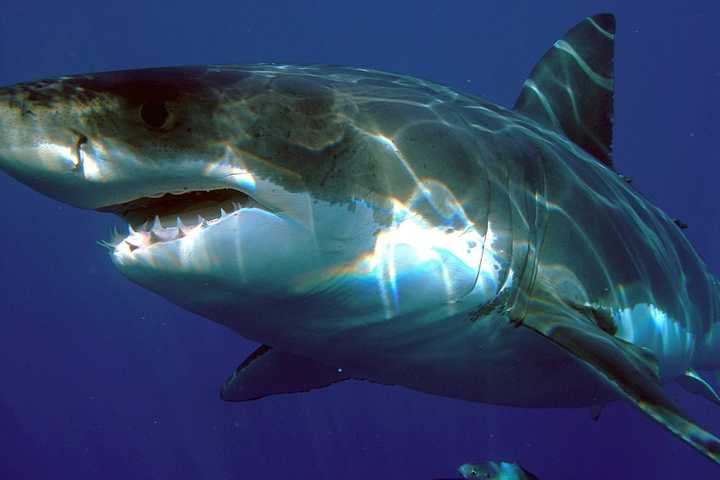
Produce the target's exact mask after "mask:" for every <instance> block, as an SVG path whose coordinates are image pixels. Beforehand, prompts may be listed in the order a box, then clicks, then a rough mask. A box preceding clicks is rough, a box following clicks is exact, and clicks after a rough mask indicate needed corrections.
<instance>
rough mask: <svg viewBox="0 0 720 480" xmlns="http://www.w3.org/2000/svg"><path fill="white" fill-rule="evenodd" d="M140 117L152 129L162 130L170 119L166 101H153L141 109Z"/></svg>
mask: <svg viewBox="0 0 720 480" xmlns="http://www.w3.org/2000/svg"><path fill="white" fill-rule="evenodd" d="M140 117H141V118H142V119H143V121H144V122H145V123H146V124H147V125H148V126H150V127H152V128H162V127H163V126H165V123H167V120H168V118H169V117H170V112H168V109H167V107H165V102H164V101H159V102H158V101H151V102H147V103H144V104H143V106H142V107H140Z"/></svg>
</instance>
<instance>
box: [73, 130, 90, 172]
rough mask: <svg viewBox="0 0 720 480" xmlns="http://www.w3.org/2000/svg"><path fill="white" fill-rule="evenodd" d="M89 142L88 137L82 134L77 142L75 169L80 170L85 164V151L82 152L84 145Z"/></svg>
mask: <svg viewBox="0 0 720 480" xmlns="http://www.w3.org/2000/svg"><path fill="white" fill-rule="evenodd" d="M87 142H88V138H87V137H86V136H85V135H83V134H80V136H79V137H78V141H77V143H76V144H75V159H76V160H75V167H74V170H76V171H78V170H81V169H82V166H83V153H82V146H83V145H85V144H86V143H87Z"/></svg>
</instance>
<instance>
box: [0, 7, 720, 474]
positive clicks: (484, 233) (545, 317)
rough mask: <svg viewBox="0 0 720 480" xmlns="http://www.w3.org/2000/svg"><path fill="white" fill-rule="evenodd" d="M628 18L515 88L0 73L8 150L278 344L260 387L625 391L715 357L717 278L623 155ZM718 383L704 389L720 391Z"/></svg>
mask: <svg viewBox="0 0 720 480" xmlns="http://www.w3.org/2000/svg"><path fill="white" fill-rule="evenodd" d="M614 32H615V23H614V18H613V17H612V16H611V15H607V14H606V15H598V16H595V17H590V18H587V19H585V20H584V21H583V22H581V23H580V24H578V25H577V26H576V27H575V28H573V29H572V30H571V31H570V32H568V34H567V35H566V36H565V37H564V38H563V39H562V40H560V41H558V42H556V44H555V45H554V46H553V47H552V48H551V49H550V50H549V51H548V53H547V54H546V55H545V57H544V58H543V59H542V60H541V62H540V63H539V64H538V66H537V67H536V68H535V70H533V72H532V73H531V75H530V78H529V79H528V80H527V81H526V82H525V85H524V87H523V89H522V92H521V95H520V97H519V99H518V102H517V103H516V105H515V106H514V108H512V109H508V108H504V107H502V106H499V105H496V104H494V103H492V102H490V101H486V100H483V99H481V98H478V97H476V96H473V95H468V94H464V93H461V92H457V91H454V90H452V89H450V88H447V87H444V86H441V85H438V84H435V83H432V82H428V81H424V80H419V79H416V78H412V77H408V76H403V75H396V74H391V73H384V72H379V71H374V70H368V69H362V68H352V67H341V66H323V65H308V66H298V65H277V64H256V65H219V66H214V65H211V66H192V67H175V68H154V69H142V70H128V71H119V72H104V73H97V74H88V75H78V76H69V77H61V78H58V79H54V80H44V81H38V82H31V83H23V84H18V85H14V86H8V87H3V88H0V170H3V171H4V172H6V173H7V174H9V175H11V176H13V177H15V178H16V179H17V180H19V181H21V182H23V183H25V184H27V185H28V186H30V187H32V188H34V189H36V190H37V191H39V192H41V193H43V194H45V195H47V196H50V197H52V198H55V199H57V200H59V201H62V202H65V203H68V204H71V205H74V206H76V207H79V208H85V209H94V210H99V211H103V212H109V213H114V214H116V215H119V216H120V217H122V218H124V219H125V220H126V221H127V223H128V226H129V228H128V233H127V234H125V235H120V234H118V235H116V237H115V238H113V239H111V240H109V241H106V242H103V243H104V245H105V246H107V248H108V249H109V253H110V258H111V260H112V262H113V263H114V264H115V265H116V267H117V268H118V269H119V270H120V272H122V274H123V275H125V276H126V277H127V278H128V279H130V280H131V281H133V282H135V283H137V284H139V285H141V286H143V287H144V288H147V289H148V290H151V291H153V292H155V293H157V294H159V295H161V296H163V297H165V298H166V299H168V300H169V301H171V302H173V303H175V304H177V305H179V306H181V307H183V308H186V309H187V310H189V311H192V312H194V313H196V314H198V315H201V316H203V317H205V318H207V319H209V320H212V321H214V322H218V323H220V324H222V325H225V326H227V327H228V328H229V329H231V330H233V331H235V332H237V333H238V334H240V335H242V336H244V337H246V338H248V339H252V340H254V341H257V342H259V343H261V344H262V345H263V346H262V347H260V348H259V349H258V350H257V351H256V352H255V353H254V354H253V355H251V356H250V357H249V358H248V359H246V360H245V361H244V362H242V364H241V365H240V367H238V368H237V369H236V371H235V372H234V373H233V375H232V376H231V377H230V378H229V379H228V381H227V382H226V383H225V385H223V387H222V389H221V396H222V398H224V399H226V400H229V401H245V400H252V399H258V398H262V397H264V396H267V395H271V394H278V393H289V392H301V391H307V390H310V389H312V388H321V387H325V386H328V385H331V384H332V383H335V382H338V381H342V380H344V379H347V378H356V379H364V380H368V381H372V382H377V383H382V384H392V385H403V386H406V387H409V388H412V389H415V390H419V391H422V392H427V393H432V394H437V395H443V396H448V397H453V398H459V399H464V400H469V401H473V402H480V403H491V404H498V405H514V406H525V407H583V406H588V407H590V406H592V407H598V406H599V405H603V404H605V403H607V402H610V401H613V400H616V399H619V398H625V399H627V400H629V401H631V402H632V403H634V404H635V405H636V406H637V407H638V408H639V409H640V410H641V411H644V412H645V413H647V414H648V415H649V416H650V417H651V418H653V419H654V420H656V421H658V422H659V423H660V424H661V425H663V426H665V427H666V428H667V429H669V430H670V431H671V432H673V433H674V434H675V435H677V436H678V437H680V438H681V439H683V440H684V441H686V442H687V443H688V444H690V445H692V446H693V447H695V448H696V449H698V450H699V451H700V452H701V453H702V454H704V455H705V456H706V457H708V458H710V459H711V460H713V461H715V462H718V461H720V441H718V439H717V438H716V437H715V436H714V435H712V434H711V433H709V432H707V431H705V430H703V429H702V428H701V427H700V426H698V425H696V424H695V423H694V422H693V421H692V420H691V419H690V418H688V417H687V416H686V415H685V414H684V413H683V412H682V411H681V410H680V409H679V408H678V407H677V406H675V405H674V404H673V402H672V401H670V400H669V399H668V398H667V397H666V395H665V394H664V393H663V391H662V386H663V385H664V384H667V383H671V382H674V381H676V380H679V379H682V378H685V379H686V380H685V381H684V382H685V383H686V384H689V385H691V386H692V387H691V388H692V389H695V390H697V391H702V392H703V393H702V394H703V395H704V396H706V397H707V398H717V394H715V393H714V392H713V391H712V387H710V385H709V384H708V383H707V382H705V381H703V380H702V379H698V378H695V376H693V377H692V378H691V379H690V380H687V376H686V374H687V372H692V373H693V375H696V374H695V373H694V372H695V371H696V369H697V370H702V369H713V370H717V369H719V368H720V326H719V325H720V316H719V315H718V309H719V305H720V303H719V301H720V296H718V283H717V280H716V279H715V277H714V276H713V275H712V274H711V273H710V272H709V271H708V268H707V267H706V265H705V264H704V263H703V261H702V260H701V259H700V258H699V256H698V255H697V253H696V252H695V250H694V249H693V247H692V246H691V245H690V243H689V242H688V241H687V239H686V238H685V236H684V235H683V234H682V232H681V230H680V228H679V227H678V226H677V225H676V224H675V223H674V221H673V220H672V219H671V218H669V217H668V216H667V215H665V214H664V213H663V212H662V211H660V210H659V209H658V208H657V207H655V206H654V205H652V204H651V203H650V202H648V201H647V200H646V199H645V198H643V196H642V195H641V194H640V193H639V192H637V191H636V190H634V189H633V187H632V186H631V185H630V184H629V183H628V182H627V181H626V179H625V177H623V176H621V175H619V174H618V173H617V172H616V171H615V170H613V158H612V152H611V141H612V111H613V110H612V97H613V95H612V93H613V83H614V81H613V77H614V73H613V49H614ZM708 389H710V391H708Z"/></svg>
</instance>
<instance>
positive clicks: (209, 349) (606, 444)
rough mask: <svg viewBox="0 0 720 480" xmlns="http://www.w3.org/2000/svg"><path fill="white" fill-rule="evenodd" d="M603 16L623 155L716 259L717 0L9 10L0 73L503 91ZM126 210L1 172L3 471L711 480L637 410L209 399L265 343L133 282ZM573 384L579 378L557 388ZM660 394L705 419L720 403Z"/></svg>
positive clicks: (335, 395) (380, 396)
mask: <svg viewBox="0 0 720 480" xmlns="http://www.w3.org/2000/svg"><path fill="white" fill-rule="evenodd" d="M600 11H614V12H615V13H616V14H617V15H618V17H619V27H618V34H617V64H616V67H617V84H616V86H617V103H616V136H615V138H616V141H615V152H616V157H615V158H616V163H617V165H618V168H619V170H620V171H621V172H622V173H625V174H627V175H630V176H632V177H633V178H634V179H635V184H636V185H637V186H638V188H639V189H640V190H641V191H643V192H644V193H645V194H646V195H647V196H648V197H650V198H651V199H653V200H654V201H655V202H656V203H658V204H659V205H661V206H662V207H663V208H664V209H665V210H666V211H667V212H668V213H669V214H670V215H672V216H677V217H680V218H682V219H683V220H685V221H686V222H687V223H688V224H690V229H689V230H687V234H688V236H689V237H690V238H691V239H692V240H693V242H694V243H695V245H696V247H697V249H698V250H699V252H700V253H701V255H702V256H703V257H704V258H705V259H706V260H707V261H708V262H709V264H710V265H711V267H712V268H713V270H714V271H716V272H720V251H718V248H717V236H718V233H719V231H720V214H718V208H717V199H718V193H717V188H716V185H717V181H718V171H719V167H718V160H720V158H719V155H718V141H717V140H718V136H719V132H718V126H719V125H720V122H718V120H719V118H718V117H719V114H718V107H720V96H719V94H720V60H719V59H720V55H718V47H719V46H720V33H718V26H717V19H718V13H720V7H719V6H718V2H717V1H716V0H702V1H694V2H676V1H672V2H669V1H668V2H664V3H660V4H658V3H657V2H639V1H638V2H629V1H626V2H621V1H619V0H618V1H599V0H597V1H595V0H593V1H583V2H578V1H577V0H572V1H570V0H567V1H553V2H540V1H537V0H523V1H519V0H513V1H504V0H503V1H501V0H494V1H472V2H471V1H444V2H443V1H437V2H420V1H410V0H408V1H396V2H393V1H390V0H385V1H376V0H364V1H362V2H352V3H351V2H343V1H340V0H332V1H326V0H323V1H320V0H316V1H297V0H296V1H288V2H283V1H259V0H255V1H246V0H245V1H226V2H217V1H212V0H200V1H192V2H188V1H183V2H165V3H160V2H155V3H147V4H146V2H143V1H137V0H133V1H124V2H97V1H93V2H90V1H86V0H83V1H72V2H68V1H63V2H58V1H50V0H48V1H46V2H39V1H34V0H30V1H17V0H4V1H3V5H2V13H1V16H0V52H1V54H0V68H1V70H0V84H10V83H14V82H17V81H23V80H31V79H38V78H42V77H49V76H57V75H62V74H68V73H79V72H86V71H96V70H109V69H118V68H137V67H141V66H154V65H173V64H192V63H243V62H251V61H282V62H297V63H303V62H304V63H307V62H313V63H315V62H317V63H342V64H353V65H361V66H370V67H374V68H379V69H383V70H389V71H393V72H401V73H407V74H411V75H414V76H418V77H423V78H428V79H432V80H436V81H439V82H443V83H447V84H449V85H451V86H453V87H456V88H459V89H463V90H467V91H470V92H473V93H477V94H480V95H483V96H485V97H487V98H489V99H491V100H494V101H497V102H499V103H501V104H504V105H509V104H512V102H513V101H514V99H515V97H516V95H517V94H518V93H519V90H520V86H521V84H522V82H523V80H524V79H525V77H526V75H527V73H528V72H529V70H530V69H531V68H532V66H533V64H534V63H535V61H536V60H538V59H539V58H540V57H541V55H542V54H543V53H544V52H545V50H546V49H547V48H549V47H550V46H551V45H552V43H553V42H554V41H555V40H557V39H558V38H559V37H560V36H561V35H562V34H563V33H564V32H565V31H566V30H567V29H568V28H570V27H571V26H572V25H573V24H575V23H576V22H577V21H579V20H580V19H581V18H583V17H584V16H587V15H589V14H593V13H597V12H600ZM114 223H117V222H116V220H114V219H113V218H111V217H109V216H107V215H101V214H98V213H93V212H85V211H79V210H76V209H73V208H70V207H67V206H64V205H61V204H59V203H57V202H54V201H51V200H48V199H46V198H44V197H42V196H40V195H38V194H36V193H34V192H32V191H30V190H29V189H27V188H26V187H24V186H22V185H20V184H18V183H16V182H15V181H13V180H11V179H10V178H7V177H4V176H2V177H0V233H1V234H0V282H2V288H1V289H0V327H1V328H0V478H2V479H21V478H75V479H85V478H103V479H107V480H110V479H128V478H132V479H145V478H148V479H149V478H153V479H162V478H178V479H196V478H208V479H245V478H263V479H276V478H278V479H279V478H283V479H285V478H314V479H339V478H343V479H367V478H403V479H404V478H408V479H411V478H412V479H414V478H419V479H430V478H432V477H433V476H450V475H451V474H452V473H453V471H454V470H455V468H456V467H457V465H459V464H460V463H462V462H465V461H468V460H482V459H489V458H503V459H514V460H518V461H520V462H521V463H522V464H523V465H525V466H526V467H527V468H528V469H530V470H531V471H534V472H535V473H536V474H537V475H539V476H540V478H542V479H552V480H560V479H580V478H582V479H606V478H620V479H624V478H632V477H633V475H638V476H639V477H638V478H657V479H666V478H667V479H673V478H718V476H720V467H718V466H715V465H712V464H711V463H710V462H708V461H707V460H705V459H704V458H702V457H701V456H700V455H698V454H696V453H695V452H694V451H693V450H691V449H690V448H689V447H687V446H685V445H684V444H682V443H681V442H680V441H678V440H676V439H675V438H674V437H673V436H671V435H670V434H668V433H666V432H665V431H664V430H662V429H661V428H660V427H658V426H657V425H655V424H654V423H653V422H651V421H650V420H648V419H647V418H645V416H644V415H642V414H640V413H638V412H636V411H635V410H634V409H633V408H631V407H630V406H629V405H627V404H625V403H616V404H613V405H611V406H609V407H608V408H607V409H606V411H605V412H604V413H603V416H602V418H601V420H600V421H599V422H597V423H594V422H592V421H591V420H590V414H589V412H588V411H587V410H584V409H583V410H523V409H514V408H498V407H491V406H485V405H475V404H469V403H464V402H461V401H456V400H451V399H444V398H437V397H433V396H429V395H425V394H421V393H416V392H412V391H408V390H405V389H403V388H399V387H398V388H395V387H382V386H376V385H371V384H366V383H360V382H346V383H344V384H340V385H337V386H334V387H331V388H329V389H325V390H322V391H315V392H312V393H308V394H304V395H293V396H281V397H273V398H269V399H266V400H262V401H259V402H254V403H248V404H226V403H223V402H222V401H221V400H220V399H219V398H218V388H219V386H220V384H221V382H222V381H223V380H224V379H225V377H226V376H227V375H228V374H229V373H230V372H231V371H232V370H233V369H234V368H235V367H236V366H237V364H238V363H239V362H240V361H242V360H243V358H244V357H245V356H246V355H247V354H248V353H249V352H250V351H252V350H253V349H254V347H255V345H253V344H251V343H249V342H247V341H245V340H243V339H242V338H240V337H237V336H235V335H234V334H232V333H230V332H228V331H225V330H224V329H223V328H221V327H219V326H216V325H214V324H212V323H210V322H208V321H206V320H204V319H202V318H199V317H196V316H193V315H191V314H189V313H186V312H184V311H182V310H180V309H178V308H176V307H175V306H173V305H170V304H168V303H167V302H166V301H164V300H163V299H161V298H159V297H157V296H155V295H153V294H151V293H149V292H147V291H145V290H143V289H141V288H139V287H136V286H135V285H132V284H130V283H129V282H128V281H126V280H125V279H124V278H122V277H121V276H120V274H119V273H117V272H116V271H115V270H114V268H113V267H112V266H111V264H110V261H109V258H108V257H107V254H106V253H105V251H104V250H103V249H102V248H100V247H98V246H97V245H96V244H95V240H96V239H105V238H107V237H108V235H109V234H108V232H109V230H110V228H111V225H113V224H114ZM568 381H572V379H568ZM671 392H672V394H673V396H675V397H676V398H677V399H678V401H679V402H680V403H681V404H682V405H684V406H685V408H686V409H687V410H688V411H690V412H691V413H692V415H693V416H694V417H696V418H698V419H699V420H700V421H701V422H702V423H703V424H704V425H705V426H707V427H708V428H710V429H711V430H713V431H715V432H716V433H717V432H720V411H718V410H717V407H716V406H712V405H710V404H709V403H707V402H705V401H703V400H702V399H697V398H693V397H691V396H690V395H688V394H686V393H685V392H681V391H680V390H678V389H677V388H672V387H671Z"/></svg>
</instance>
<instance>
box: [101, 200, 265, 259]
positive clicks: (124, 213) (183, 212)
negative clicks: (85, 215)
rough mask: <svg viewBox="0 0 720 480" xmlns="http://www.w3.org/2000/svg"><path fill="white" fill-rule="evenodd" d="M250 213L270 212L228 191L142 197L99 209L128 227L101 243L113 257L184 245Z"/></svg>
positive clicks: (256, 203) (258, 204)
mask: <svg viewBox="0 0 720 480" xmlns="http://www.w3.org/2000/svg"><path fill="white" fill-rule="evenodd" d="M247 209H256V210H266V211H270V209H268V208H265V207H264V206H262V205H261V204H260V203H259V202H257V201H256V200H255V199H254V198H252V197H251V196H249V195H247V194H246V193H243V192H241V191H239V190H234V189H227V188H224V189H217V190H202V191H191V192H177V193H172V192H171V193H164V194H157V195H153V196H149V197H142V198H138V199H137V200H133V201H129V202H125V203H122V204H119V205H112V206H109V207H104V208H101V209H99V210H100V211H104V212H112V213H115V214H117V215H118V216H120V217H121V218H123V219H124V220H125V221H126V222H127V224H128V234H127V235H124V236H123V235H120V234H119V233H117V232H116V233H115V235H114V238H113V239H112V241H111V242H104V241H103V242H100V243H101V245H103V246H105V247H107V248H108V249H109V250H110V251H111V252H113V254H114V255H121V256H128V255H131V254H132V253H133V252H135V251H136V250H138V249H148V248H152V247H154V246H156V245H158V244H165V243H169V242H182V240H183V239H184V238H186V237H188V236H191V237H193V236H196V235H198V234H199V233H200V232H202V231H203V230H204V229H206V228H210V227H213V226H216V225H218V224H220V223H221V222H223V221H225V220H229V219H231V217H237V216H239V214H240V211H241V210H247Z"/></svg>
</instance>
